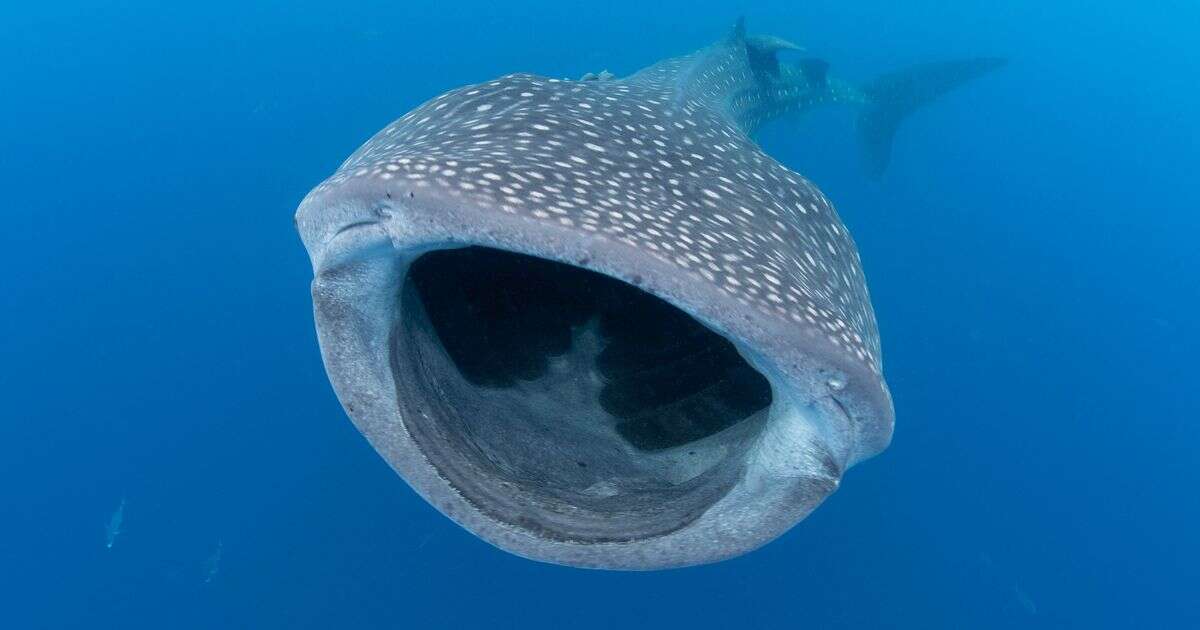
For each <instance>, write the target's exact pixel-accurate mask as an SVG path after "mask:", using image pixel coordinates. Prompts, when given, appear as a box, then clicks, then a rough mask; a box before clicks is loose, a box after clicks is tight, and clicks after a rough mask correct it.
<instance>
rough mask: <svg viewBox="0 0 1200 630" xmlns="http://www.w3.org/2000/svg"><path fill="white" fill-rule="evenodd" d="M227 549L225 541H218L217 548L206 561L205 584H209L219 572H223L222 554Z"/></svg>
mask: <svg viewBox="0 0 1200 630" xmlns="http://www.w3.org/2000/svg"><path fill="white" fill-rule="evenodd" d="M224 549H225V543H224V542H223V541H220V540H218V541H217V548H216V550H214V551H213V552H212V555H210V556H208V558H207V559H205V560H204V583H205V584H209V583H211V582H212V581H213V578H215V577H216V576H217V571H220V570H221V552H222V551H223V550H224Z"/></svg>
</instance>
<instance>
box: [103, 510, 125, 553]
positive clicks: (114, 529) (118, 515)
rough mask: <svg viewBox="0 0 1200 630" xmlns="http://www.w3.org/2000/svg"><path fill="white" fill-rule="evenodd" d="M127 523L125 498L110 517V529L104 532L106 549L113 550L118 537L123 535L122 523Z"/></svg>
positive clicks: (107, 528)
mask: <svg viewBox="0 0 1200 630" xmlns="http://www.w3.org/2000/svg"><path fill="white" fill-rule="evenodd" d="M124 521H125V497H121V504H120V505H118V506H117V509H116V511H115V512H113V513H112V516H110V517H108V527H106V528H105V530H104V539H105V540H104V547H105V548H106V549H112V548H113V545H114V544H116V542H117V536H120V535H121V523H123V522H124Z"/></svg>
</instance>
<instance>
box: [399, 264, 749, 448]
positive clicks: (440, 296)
mask: <svg viewBox="0 0 1200 630" xmlns="http://www.w3.org/2000/svg"><path fill="white" fill-rule="evenodd" d="M409 273H410V276H409V277H410V278H411V279H412V281H413V283H414V285H415V286H416V289H417V292H418V294H419V295H420V297H421V300H422V302H423V304H424V306H425V309H426V312H427V314H428V316H429V320H430V322H431V323H432V324H433V327H434V329H435V330H436V332H437V336H438V339H439V340H440V341H441V343H442V345H443V347H444V348H445V350H446V352H447V353H448V354H449V356H450V358H451V359H452V360H453V362H454V365H455V366H456V367H457V368H458V370H459V372H460V373H461V374H462V376H463V377H464V378H465V379H466V380H467V381H468V382H470V383H472V384H474V385H477V386H479V387H486V388H512V387H515V386H518V385H519V384H520V383H521V382H523V381H535V380H538V379H539V378H542V377H544V376H546V374H547V371H548V370H549V367H550V362H551V361H552V360H553V359H554V358H555V357H560V356H562V355H565V354H567V353H568V351H570V350H571V348H572V342H573V339H574V338H575V337H576V336H577V334H578V332H579V329H580V328H582V327H585V326H588V325H593V326H595V328H596V332H597V333H598V336H599V338H600V344H601V346H600V347H601V348H602V349H600V351H599V353H598V354H596V355H595V357H594V362H593V366H592V368H593V370H594V373H595V375H598V376H599V382H600V386H599V403H600V406H601V407H602V408H603V410H604V411H605V412H607V413H608V414H610V415H612V416H613V417H614V418H615V419H616V420H617V423H616V430H617V432H618V433H619V434H620V435H621V436H622V437H623V438H625V439H626V440H627V441H628V442H629V444H631V445H632V446H633V447H635V448H637V449H640V450H645V451H656V450H661V449H666V448H671V447H676V446H680V445H683V444H687V443H689V442H693V441H696V440H700V439H703V438H705V437H708V436H710V435H713V434H715V433H718V432H720V431H722V430H724V429H726V428H729V427H730V426H733V425H734V424H736V423H737V422H739V421H741V420H743V419H745V418H747V417H749V416H751V415H753V414H754V413H755V412H757V411H759V410H761V409H763V408H765V407H767V406H769V405H770V403H771V387H770V384H769V383H768V382H767V380H766V379H765V378H764V377H763V376H762V375H761V374H759V373H758V372H757V371H755V370H754V368H752V367H750V365H749V364H748V363H746V361H745V360H744V359H742V357H741V356H740V355H739V354H738V352H737V350H736V349H735V348H734V346H733V344H732V343H730V342H729V341H728V340H726V339H725V338H723V337H721V336H720V335H718V334H716V333H714V332H712V331H711V330H709V329H708V328H706V327H705V326H704V325H702V324H700V323H699V322H698V321H696V320H695V319H693V318H692V317H690V316H689V315H687V314H686V313H684V312H683V311H681V310H679V309H678V308H675V307H674V306H672V305H670V304H668V303H667V302H665V301H663V300H661V299H659V298H657V297H655V296H653V295H650V294H649V293H646V292H644V291H642V290H640V289H638V288H636V287H633V286H631V285H629V284H626V283H624V282H621V281H619V280H616V279H613V278H610V277H608V276H604V275H601V274H598V273H595V272H592V271H588V270H585V269H581V268H578V267H573V266H571V265H567V264H563V263H559V262H555V261H550V260H545V259H541V258H535V257H532V256H526V255H523V254H515V253H511V252H506V251H502V250H496V249H489V248H484V247H466V248H461V249H448V250H439V251H434V252H430V253H427V254H425V255H424V256H422V257H420V258H419V259H418V260H417V261H415V262H414V263H413V265H412V268H411V270H410V272H409ZM579 376H580V378H585V377H586V376H588V375H579Z"/></svg>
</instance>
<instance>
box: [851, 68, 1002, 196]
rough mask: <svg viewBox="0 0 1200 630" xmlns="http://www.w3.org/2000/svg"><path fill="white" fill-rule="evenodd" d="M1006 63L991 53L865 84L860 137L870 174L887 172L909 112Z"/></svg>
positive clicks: (859, 121)
mask: <svg viewBox="0 0 1200 630" xmlns="http://www.w3.org/2000/svg"><path fill="white" fill-rule="evenodd" d="M1005 63H1007V62H1006V60H1004V59H997V58H989V57H982V58H978V59H968V60H964V61H949V62H941V63H929V64H924V65H919V66H913V67H911V68H908V69H906V70H902V71H900V72H895V73H892V74H886V75H883V76H881V77H879V78H877V79H875V80H874V81H872V82H871V83H869V84H867V85H866V86H864V87H863V92H864V93H865V94H866V97H867V103H866V105H865V106H864V107H863V109H862V111H861V112H860V113H859V115H858V139H859V144H860V146H861V148H862V157H863V166H864V168H865V169H866V170H867V174H868V175H870V176H872V177H879V176H880V175H883V172H884V170H886V169H887V166H888V161H889V160H890V159H891V153H892V139H893V138H894V137H895V135H896V129H897V128H899V127H900V123H901V122H902V121H903V120H904V119H905V118H906V117H908V115H909V114H911V113H912V112H914V111H915V110H917V109H918V108H920V107H921V106H922V105H924V104H926V103H928V102H930V101H932V100H934V99H936V98H937V97H939V96H941V95H942V94H945V93H946V92H949V91H950V90H952V89H954V88H956V87H958V86H960V85H962V84H964V83H967V82H968V81H970V80H972V79H975V78H978V77H981V76H983V75H985V74H988V73H989V72H992V71H993V70H996V69H998V68H1000V67H1002V66H1004V64H1005Z"/></svg>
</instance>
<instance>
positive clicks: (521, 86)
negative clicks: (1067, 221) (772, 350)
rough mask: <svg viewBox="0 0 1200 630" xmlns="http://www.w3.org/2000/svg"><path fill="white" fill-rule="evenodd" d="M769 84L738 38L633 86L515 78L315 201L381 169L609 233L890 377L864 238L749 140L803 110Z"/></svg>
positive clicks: (364, 164) (408, 183)
mask: <svg viewBox="0 0 1200 630" xmlns="http://www.w3.org/2000/svg"><path fill="white" fill-rule="evenodd" d="M757 85H759V83H758V79H757V78H756V77H755V75H754V70H753V68H752V67H751V65H750V63H749V60H748V57H747V55H746V53H745V48H744V46H739V45H738V44H737V43H736V42H722V43H720V44H718V45H715V46H713V47H710V48H708V49H704V50H702V51H700V52H698V53H696V54H693V55H690V56H687V57H681V58H677V59H670V60H667V61H663V62H660V63H658V64H656V65H654V66H651V67H649V68H647V69H645V70H643V71H641V72H638V73H637V74H634V75H633V76H631V77H629V78H627V79H622V80H605V81H565V80H557V79H547V78H541V77H537V76H532V75H527V74H514V75H509V76H505V77H501V78H499V79H496V80H493V81H489V82H486V83H483V84H479V85H473V86H469V87H464V88H461V89H457V90H453V91H451V92H448V93H446V94H443V95H442V96H439V97H437V98H435V99H433V100H431V101H429V102H427V103H425V104H424V105H421V106H420V107H418V108H416V109H415V110H413V111H411V112H409V113H408V114H406V115H405V116H404V117H402V118H400V119H399V120H397V121H396V122H394V123H392V124H390V125H388V126H387V127H386V128H385V129H383V130H382V131H381V132H379V133H378V134H377V135H376V136H375V137H374V138H372V139H371V140H370V141H369V142H367V143H366V144H365V145H363V147H362V148H361V149H359V150H358V151H357V152H356V153H354V154H353V155H352V156H351V157H350V158H349V159H348V160H347V161H346V162H345V163H344V164H343V165H342V167H341V168H340V169H339V170H338V172H337V173H336V174H334V175H333V176H332V177H331V178H330V179H329V180H327V181H326V182H325V183H323V184H321V185H320V186H319V187H318V188H317V189H315V190H314V191H313V193H311V195H310V196H315V195H320V194H322V193H324V192H326V191H327V190H329V189H331V188H336V187H338V186H342V185H344V184H345V183H346V182H349V181H351V180H355V179H359V178H369V179H376V180H383V181H389V182H394V183H395V185H396V186H397V187H398V188H399V189H400V190H401V191H402V194H404V193H405V192H411V194H413V195H414V196H420V195H425V194H429V193H430V192H436V194H438V195H449V196H450V197H453V198H461V199H463V200H467V201H470V202H473V203H474V204H478V205H483V206H488V207H493V208H495V209H496V210H497V211H500V212H504V213H508V214H513V215H520V216H522V217H526V218H528V219H531V220H536V221H542V222H546V223H552V224H556V225H558V226H564V227H568V228H578V229H580V230H585V231H588V232H594V233H597V234H600V235H603V236H604V237H606V238H610V239H615V240H617V241H620V242H623V243H626V244H628V245H631V246H633V247H636V248H639V249H642V250H645V251H647V252H651V253H652V254H653V255H654V256H656V257H658V258H660V259H661V260H663V261H666V262H669V263H671V264H673V265H675V266H677V267H678V268H679V270H680V272H681V273H694V274H697V275H699V276H700V277H702V278H703V279H704V280H706V281H708V282H711V283H714V284H716V285H717V286H719V287H720V289H721V290H722V291H724V292H726V293H727V294H729V295H730V296H732V297H734V298H735V299H737V300H738V301H739V302H741V303H742V304H744V305H746V306H749V307H753V308H757V309H759V310H761V311H764V312H768V313H771V314H773V315H775V316H778V317H783V318H787V319H789V320H790V321H792V322H794V323H795V324H798V325H803V326H809V327H812V328H814V329H816V330H819V331H820V332H821V334H823V335H824V336H825V337H826V338H827V339H828V340H829V341H830V342H831V343H832V344H833V345H834V346H836V347H837V348H839V349H840V350H841V351H844V352H845V353H846V354H847V355H849V356H850V357H853V360H855V361H858V362H860V363H861V364H863V365H864V366H865V367H867V368H868V369H869V370H870V371H871V372H873V373H875V374H880V373H881V369H882V368H881V359H880V351H879V336H878V332H877V328H876V323H875V318H874V314H873V312H872V309H871V304H870V299H869V296H868V292H867V286H866V283H865V280H864V276H863V272H862V267H861V264H860V259H859V254H858V251H857V248H856V247H855V245H854V241H853V239H852V238H851V237H850V234H849V232H848V231H847V230H846V228H845V226H844V225H843V224H842V222H841V219H840V218H839V217H838V215H837V212H836V211H835V210H834V208H833V206H832V205H831V204H830V203H829V200H828V199H826V197H825V196H824V195H823V194H821V192H820V191H819V190H817V188H816V187H815V186H814V185H813V184H812V183H811V182H809V181H808V180H806V179H805V178H804V177H802V176H800V175H798V174H796V173H795V172H792V171H791V170H789V169H788V168H786V167H785V166H783V165H782V164H780V163H779V162H777V161H775V160H773V159H772V158H771V157H769V156H768V155H766V154H765V153H763V152H762V150H761V149H760V148H759V147H758V145H757V144H755V143H754V141H753V140H752V139H751V138H750V135H749V133H750V132H751V131H753V129H754V128H755V126H756V125H757V124H758V122H760V121H761V120H762V119H763V118H764V117H765V116H766V115H767V114H765V113H763V112H764V105H763V103H764V102H767V101H770V102H773V103H776V104H777V105H776V106H774V107H773V109H771V110H770V111H771V112H773V113H772V114H771V115H778V114H780V113H783V112H785V111H787V109H788V108H789V107H790V108H796V107H802V106H803V101H802V100H798V99H797V98H795V96H794V95H795V94H803V93H805V91H804V88H803V86H802V85H794V84H793V85H792V87H790V88H783V87H780V88H772V92H771V94H766V93H763V92H762V91H761V90H757V91H756V87H755V86H757ZM785 90H791V91H792V92H793V95H788V94H786V93H784V92H783V91H785Z"/></svg>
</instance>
